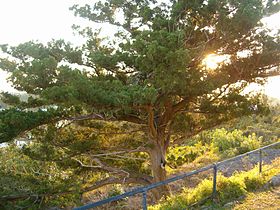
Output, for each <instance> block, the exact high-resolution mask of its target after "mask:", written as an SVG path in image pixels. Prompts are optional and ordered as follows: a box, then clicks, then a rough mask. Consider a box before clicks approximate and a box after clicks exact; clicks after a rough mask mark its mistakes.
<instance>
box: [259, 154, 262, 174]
mask: <svg viewBox="0 0 280 210" xmlns="http://www.w3.org/2000/svg"><path fill="white" fill-rule="evenodd" d="M259 161H260V162H259V173H262V150H261V149H260V151H259Z"/></svg>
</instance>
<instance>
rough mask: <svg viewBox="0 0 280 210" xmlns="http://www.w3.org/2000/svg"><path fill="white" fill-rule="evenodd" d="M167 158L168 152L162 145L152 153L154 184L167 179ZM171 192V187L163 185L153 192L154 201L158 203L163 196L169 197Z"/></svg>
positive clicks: (156, 147)
mask: <svg viewBox="0 0 280 210" xmlns="http://www.w3.org/2000/svg"><path fill="white" fill-rule="evenodd" d="M165 158H166V151H164V148H163V147H161V146H160V145H157V146H155V147H154V148H153V149H152V150H151V152H150V160H151V171H152V176H153V182H154V183H156V182H161V181H164V180H166V178H167V173H166V169H165V164H166V162H165ZM169 191H170V190H169V187H168V186H167V185H163V186H160V187H157V188H155V189H154V190H152V193H153V196H154V199H155V200H156V201H157V200H159V199H160V198H162V197H163V196H167V195H169Z"/></svg>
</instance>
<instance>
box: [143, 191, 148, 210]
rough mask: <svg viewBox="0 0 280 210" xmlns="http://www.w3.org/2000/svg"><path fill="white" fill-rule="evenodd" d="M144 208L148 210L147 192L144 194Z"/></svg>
mask: <svg viewBox="0 0 280 210" xmlns="http://www.w3.org/2000/svg"><path fill="white" fill-rule="evenodd" d="M142 195H143V200H142V207H143V210H147V191H146V190H145V191H144V192H143V193H142Z"/></svg>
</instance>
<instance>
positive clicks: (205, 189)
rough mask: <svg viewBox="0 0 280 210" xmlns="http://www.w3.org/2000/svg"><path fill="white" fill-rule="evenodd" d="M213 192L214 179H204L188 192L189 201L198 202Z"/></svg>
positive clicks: (190, 202)
mask: <svg viewBox="0 0 280 210" xmlns="http://www.w3.org/2000/svg"><path fill="white" fill-rule="evenodd" d="M212 192H213V181H212V180H209V179H205V180H203V181H202V182H201V183H200V184H198V186H197V187H196V188H194V189H193V190H192V191H191V192H190V193H189V194H188V197H187V198H188V199H187V200H188V203H189V204H192V203H196V202H198V201H200V200H203V199H205V198H207V197H209V196H211V194H212Z"/></svg>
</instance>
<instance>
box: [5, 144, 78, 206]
mask: <svg viewBox="0 0 280 210" xmlns="http://www.w3.org/2000/svg"><path fill="white" fill-rule="evenodd" d="M0 161H1V163H2V164H1V166H0V174H1V176H0V189H1V192H0V200H1V202H0V203H1V205H2V206H3V208H4V209H15V206H18V208H28V209H41V208H45V207H51V206H52V205H55V206H61V207H63V206H64V207H66V206H69V205H74V204H77V203H78V202H79V200H80V199H79V191H80V189H81V186H82V185H81V184H82V180H81V179H80V178H79V177H77V176H76V175H75V174H74V173H73V171H72V170H63V171H61V170H60V169H59V167H57V165H56V164H55V163H53V162H42V161H36V160H33V159H30V158H29V157H28V156H26V155H23V154H22V152H21V151H20V149H19V148H18V147H17V146H16V145H10V146H9V147H5V148H1V149H0ZM67 191H72V192H71V193H68V194H67V193H65V194H61V195H60V193H61V192H67ZM1 205H0V206H1Z"/></svg>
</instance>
